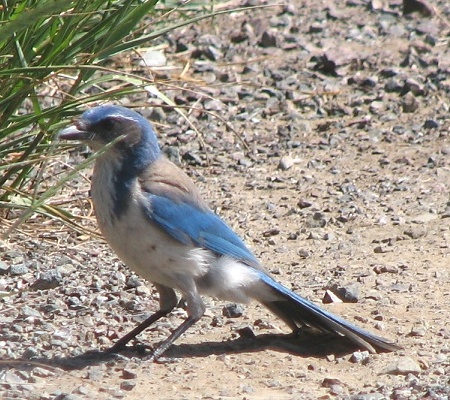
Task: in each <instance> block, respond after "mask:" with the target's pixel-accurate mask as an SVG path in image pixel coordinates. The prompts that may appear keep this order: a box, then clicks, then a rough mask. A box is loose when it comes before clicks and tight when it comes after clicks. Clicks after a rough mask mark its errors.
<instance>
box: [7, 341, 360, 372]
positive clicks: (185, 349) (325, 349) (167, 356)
mask: <svg viewBox="0 0 450 400" xmlns="http://www.w3.org/2000/svg"><path fill="white" fill-rule="evenodd" d="M356 349H357V347H356V346H355V344H353V343H352V342H351V341H350V340H348V339H347V338H345V337H336V336H330V335H304V336H303V335H302V336H298V335H292V334H288V335H287V334H261V335H258V336H253V337H239V338H237V339H232V340H226V341H221V342H206V343H205V342H203V343H196V344H178V345H172V346H171V347H170V348H169V349H168V350H167V351H166V352H165V353H164V360H177V359H184V358H196V357H198V358H201V357H208V356H210V355H223V354H239V353H249V352H261V351H265V350H273V351H276V352H280V353H286V354H292V355H296V356H300V357H317V358H322V357H325V356H327V355H329V354H333V355H335V356H338V357H339V356H342V355H345V354H348V353H350V352H352V351H355V350H356ZM151 354H152V350H151V349H150V348H149V347H148V346H143V345H136V346H127V347H126V349H124V351H122V352H120V354H115V353H111V352H109V351H108V350H91V351H87V352H85V353H82V354H79V355H68V356H65V357H49V358H45V357H37V358H33V359H31V360H27V359H11V360H8V359H3V360H0V370H2V369H10V368H15V369H21V370H23V369H25V370H30V369H33V368H35V367H37V366H39V367H49V368H59V369H62V370H66V371H70V370H81V369H84V368H87V367H90V366H95V365H100V364H105V363H110V362H120V361H123V360H129V359H131V358H134V359H135V358H138V359H139V358H141V359H142V360H145V359H146V358H147V359H148V358H149V357H150V356H151Z"/></svg>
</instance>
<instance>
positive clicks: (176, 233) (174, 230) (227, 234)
mask: <svg viewBox="0 0 450 400" xmlns="http://www.w3.org/2000/svg"><path fill="white" fill-rule="evenodd" d="M150 202H151V207H150V208H148V207H145V208H144V212H145V214H146V216H147V217H148V218H149V219H150V220H151V221H153V222H155V223H157V224H158V225H159V226H160V227H161V228H162V229H164V231H166V232H167V233H168V234H169V235H170V236H172V237H173V238H175V239H176V240H178V241H180V242H181V243H184V244H194V245H195V246H199V247H203V248H205V249H208V250H211V251H212V252H214V253H216V254H219V255H222V256H229V257H233V258H236V259H237V260H239V261H242V262H244V263H246V264H249V265H254V266H256V265H259V263H258V261H257V259H256V258H255V256H254V255H253V254H252V253H251V251H250V250H249V249H248V248H247V246H246V245H245V244H244V242H243V241H242V240H241V239H240V238H239V236H237V235H236V233H234V232H233V230H232V229H231V228H230V227H229V226H228V225H227V224H226V223H225V222H224V221H222V220H221V219H220V218H219V217H218V216H217V215H216V214H214V213H213V212H212V211H209V210H208V211H205V210H201V209H199V208H198V207H196V206H195V205H193V204H189V203H185V202H182V203H176V202H174V201H172V200H171V199H169V198H167V197H163V196H156V195H150Z"/></svg>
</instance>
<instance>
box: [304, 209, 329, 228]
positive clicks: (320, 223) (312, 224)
mask: <svg viewBox="0 0 450 400" xmlns="http://www.w3.org/2000/svg"><path fill="white" fill-rule="evenodd" d="M305 223H306V226H307V227H308V228H323V227H325V225H326V224H327V220H326V217H325V214H323V213H321V212H315V213H314V214H312V215H309V216H308V218H307V219H306V221H305Z"/></svg>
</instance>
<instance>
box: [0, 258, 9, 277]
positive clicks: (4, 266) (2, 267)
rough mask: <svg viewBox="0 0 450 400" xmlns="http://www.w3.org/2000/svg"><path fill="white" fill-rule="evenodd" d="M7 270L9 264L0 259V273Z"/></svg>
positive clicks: (5, 272)
mask: <svg viewBox="0 0 450 400" xmlns="http://www.w3.org/2000/svg"><path fill="white" fill-rule="evenodd" d="M8 272H9V265H8V264H6V263H4V262H3V261H1V260H0V275H5V274H7V273H8Z"/></svg>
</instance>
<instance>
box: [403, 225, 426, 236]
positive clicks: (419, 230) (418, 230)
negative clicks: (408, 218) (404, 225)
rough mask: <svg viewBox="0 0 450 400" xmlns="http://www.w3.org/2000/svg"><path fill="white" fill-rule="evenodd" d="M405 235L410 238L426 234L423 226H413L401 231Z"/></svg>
mask: <svg viewBox="0 0 450 400" xmlns="http://www.w3.org/2000/svg"><path fill="white" fill-rule="evenodd" d="M403 233H404V234H405V235H406V236H409V237H410V238H411V239H419V238H421V237H423V236H425V235H426V234H427V230H426V228H425V227H424V226H421V225H419V226H413V227H411V228H409V229H407V230H406V231H405V232H403Z"/></svg>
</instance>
